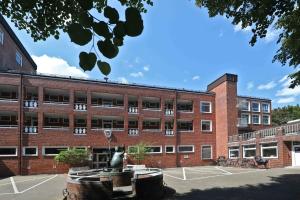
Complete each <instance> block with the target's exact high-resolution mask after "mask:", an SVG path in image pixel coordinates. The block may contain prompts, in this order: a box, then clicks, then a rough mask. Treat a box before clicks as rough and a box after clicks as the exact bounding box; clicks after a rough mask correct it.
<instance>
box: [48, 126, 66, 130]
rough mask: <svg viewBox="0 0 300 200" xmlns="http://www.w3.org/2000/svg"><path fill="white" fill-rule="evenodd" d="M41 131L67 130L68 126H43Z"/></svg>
mask: <svg viewBox="0 0 300 200" xmlns="http://www.w3.org/2000/svg"><path fill="white" fill-rule="evenodd" d="M43 129H61V130H67V129H69V126H43Z"/></svg>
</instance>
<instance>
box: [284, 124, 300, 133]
mask: <svg viewBox="0 0 300 200" xmlns="http://www.w3.org/2000/svg"><path fill="white" fill-rule="evenodd" d="M282 129H283V134H284V135H291V134H297V135H300V123H294V124H287V125H285V126H283V127H282Z"/></svg>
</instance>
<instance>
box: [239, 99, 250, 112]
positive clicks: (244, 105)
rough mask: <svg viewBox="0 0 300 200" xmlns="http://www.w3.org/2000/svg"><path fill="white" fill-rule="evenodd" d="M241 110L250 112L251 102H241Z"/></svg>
mask: <svg viewBox="0 0 300 200" xmlns="http://www.w3.org/2000/svg"><path fill="white" fill-rule="evenodd" d="M240 108H241V110H242V111H250V104H249V101H246V100H241V101H240Z"/></svg>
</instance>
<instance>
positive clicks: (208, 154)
mask: <svg viewBox="0 0 300 200" xmlns="http://www.w3.org/2000/svg"><path fill="white" fill-rule="evenodd" d="M201 157H202V160H209V159H212V147H211V145H204V146H202V147H201Z"/></svg>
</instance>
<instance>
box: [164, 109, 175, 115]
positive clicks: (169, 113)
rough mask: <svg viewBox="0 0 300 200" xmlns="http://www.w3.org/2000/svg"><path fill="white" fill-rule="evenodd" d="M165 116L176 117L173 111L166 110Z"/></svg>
mask: <svg viewBox="0 0 300 200" xmlns="http://www.w3.org/2000/svg"><path fill="white" fill-rule="evenodd" d="M165 115H171V116H172V115H174V111H173V109H166V110H165Z"/></svg>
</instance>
